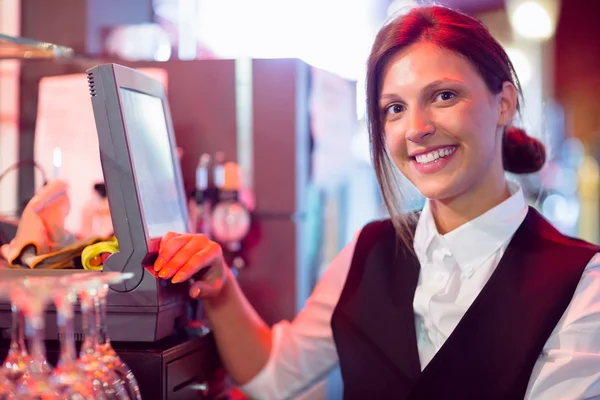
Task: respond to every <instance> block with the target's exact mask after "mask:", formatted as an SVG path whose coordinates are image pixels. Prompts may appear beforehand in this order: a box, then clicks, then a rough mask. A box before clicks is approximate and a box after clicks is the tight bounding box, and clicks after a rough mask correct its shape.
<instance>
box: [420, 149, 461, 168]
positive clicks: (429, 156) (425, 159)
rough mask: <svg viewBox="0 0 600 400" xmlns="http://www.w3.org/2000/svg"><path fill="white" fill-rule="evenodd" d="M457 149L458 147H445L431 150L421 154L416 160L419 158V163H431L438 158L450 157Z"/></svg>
mask: <svg viewBox="0 0 600 400" xmlns="http://www.w3.org/2000/svg"><path fill="white" fill-rule="evenodd" d="M455 151H456V147H444V148H443V149H438V150H434V151H430V152H429V153H425V154H419V155H418V156H416V157H415V160H417V162H418V163H419V164H429V163H432V162H434V161H436V160H437V159H438V158H444V157H448V156H449V155H450V154H452V153H454V152H455Z"/></svg>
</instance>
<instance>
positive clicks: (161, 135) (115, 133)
mask: <svg viewBox="0 0 600 400" xmlns="http://www.w3.org/2000/svg"><path fill="white" fill-rule="evenodd" d="M87 74H88V75H87V79H88V84H89V91H90V96H91V101H92V107H93V111H94V118H95V122H96V130H97V132H98V143H99V148H100V160H101V163H102V170H103V173H104V180H105V183H106V192H107V197H108V202H109V206H110V211H111V218H112V223H113V227H114V231H115V236H116V237H117V239H118V240H119V252H118V253H115V254H113V255H111V256H110V257H109V258H108V259H107V260H106V262H105V263H104V270H105V271H120V272H131V273H133V274H134V277H133V278H132V279H130V280H128V281H125V282H123V283H122V284H119V285H114V286H112V287H111V289H112V291H113V293H111V294H110V295H109V296H108V300H109V304H108V314H109V320H110V321H109V323H110V326H109V329H110V335H111V338H114V339H113V340H116V341H135V342H152V341H156V340H159V339H162V338H164V337H166V336H168V335H170V334H171V333H172V332H173V331H174V330H175V329H177V328H178V326H180V325H181V324H182V323H184V322H185V321H184V320H185V316H186V313H185V311H186V304H187V301H188V295H187V290H188V288H187V287H186V285H185V284H179V285H173V284H171V283H170V282H168V281H165V280H162V279H159V278H158V277H157V276H156V274H155V273H154V270H153V268H152V267H153V264H154V261H155V260H156V256H157V253H158V248H159V244H160V239H161V238H162V236H163V235H164V234H165V233H167V232H169V231H173V232H182V233H183V232H188V231H189V225H190V224H189V222H188V213H187V200H186V197H185V195H184V189H183V181H182V178H181V171H180V166H179V160H178V158H177V150H176V149H177V146H176V143H175V136H174V132H173V124H172V121H171V115H170V111H169V104H168V100H167V97H166V92H165V88H164V86H163V85H162V84H161V83H160V82H158V81H157V80H154V79H152V78H150V77H149V76H147V75H145V74H143V73H141V72H139V71H136V70H133V69H130V68H127V67H124V66H121V65H116V64H107V65H100V66H97V67H95V68H92V69H90V70H88V71H87Z"/></svg>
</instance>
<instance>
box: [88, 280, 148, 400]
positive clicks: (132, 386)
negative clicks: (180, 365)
mask: <svg viewBox="0 0 600 400" xmlns="http://www.w3.org/2000/svg"><path fill="white" fill-rule="evenodd" d="M122 280H123V276H122V275H121V276H117V275H115V276H114V277H113V276H111V275H110V274H109V273H103V274H99V275H98V276H95V277H94V278H92V282H90V283H91V284H92V285H96V286H97V288H96V295H95V297H94V306H95V309H96V320H97V326H98V343H97V347H96V351H97V352H98V354H99V356H100V359H101V360H102V361H103V362H104V364H106V365H110V366H112V368H113V369H114V371H115V372H116V373H117V374H118V375H119V376H120V377H121V378H122V379H124V380H125V383H126V385H127V389H128V392H129V397H131V399H132V400H141V399H142V396H141V394H140V387H139V385H138V382H137V380H136V379H135V376H134V375H133V372H131V369H130V368H129V366H128V365H127V364H126V363H125V362H124V361H123V360H122V359H121V358H120V357H119V355H118V354H117V352H116V351H115V350H114V349H113V347H112V345H111V343H110V338H109V336H108V329H107V323H106V296H107V294H108V284H109V283H118V282H121V281H122Z"/></svg>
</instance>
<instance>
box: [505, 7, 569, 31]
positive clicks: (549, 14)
mask: <svg viewBox="0 0 600 400" xmlns="http://www.w3.org/2000/svg"><path fill="white" fill-rule="evenodd" d="M506 4H507V9H508V12H509V16H510V23H511V25H512V27H513V29H514V30H515V32H517V33H518V34H519V35H520V36H522V37H524V38H527V39H534V40H546V39H549V38H551V37H552V35H554V30H555V29H556V22H557V19H558V0H527V1H523V0H506Z"/></svg>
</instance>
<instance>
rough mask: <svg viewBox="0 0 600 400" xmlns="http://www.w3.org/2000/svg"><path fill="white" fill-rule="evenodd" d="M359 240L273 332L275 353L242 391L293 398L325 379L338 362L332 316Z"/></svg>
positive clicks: (264, 395) (266, 396)
mask: <svg viewBox="0 0 600 400" xmlns="http://www.w3.org/2000/svg"><path fill="white" fill-rule="evenodd" d="M355 244H356V237H355V238H354V240H353V241H352V242H351V243H350V244H349V245H347V246H346V247H345V248H344V249H343V250H342V251H341V252H340V253H339V254H338V255H337V256H336V258H335V259H334V260H333V261H332V262H331V263H330V264H329V266H328V267H327V269H326V271H325V273H324V274H323V276H322V277H321V279H320V280H319V282H318V283H317V285H316V287H315V289H314V290H313V292H312V294H311V295H310V297H309V298H308V300H307V301H306V304H305V306H304V308H303V309H302V310H301V311H300V312H299V313H298V315H297V316H296V318H295V319H294V321H292V322H291V323H290V322H287V321H282V322H280V323H278V324H276V325H275V326H274V327H273V329H272V338H273V341H272V351H271V354H270V356H269V360H268V362H267V363H266V364H265V366H264V367H263V368H262V370H261V371H260V373H259V374H258V375H257V376H256V377H254V378H253V379H252V381H250V382H248V383H247V384H246V385H244V386H242V387H241V389H242V391H243V392H245V393H246V394H247V395H249V396H250V397H252V398H260V399H262V400H268V399H278V400H279V399H289V398H292V397H293V396H295V395H297V394H299V393H301V392H302V391H303V390H304V389H307V388H308V387H310V386H311V385H313V384H315V383H317V382H318V381H319V380H321V379H323V378H324V377H325V376H326V375H327V374H328V373H329V372H330V371H331V370H332V369H333V368H334V367H335V366H336V365H337V363H338V356H337V350H336V348H335V343H334V342H333V334H332V331H331V316H332V314H333V310H334V308H335V306H336V305H337V302H338V300H339V297H340V295H341V293H342V289H343V288H344V284H345V282H346V276H347V275H348V270H349V269H350V263H351V260H352V255H353V253H354V247H355Z"/></svg>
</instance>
